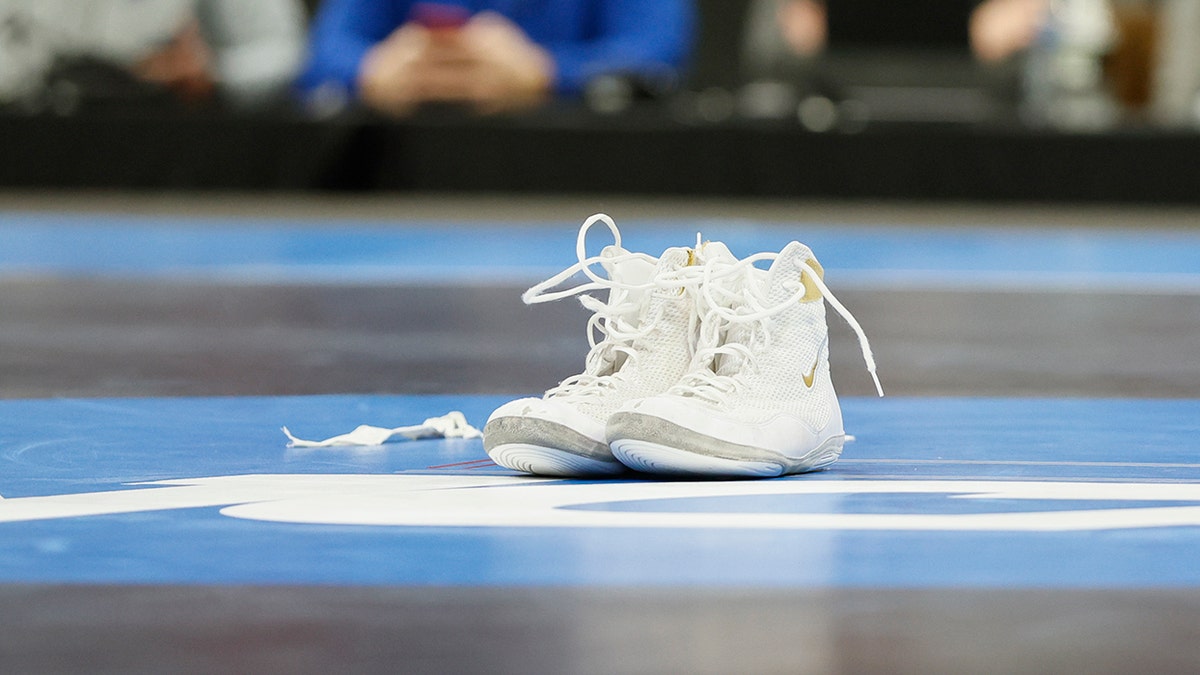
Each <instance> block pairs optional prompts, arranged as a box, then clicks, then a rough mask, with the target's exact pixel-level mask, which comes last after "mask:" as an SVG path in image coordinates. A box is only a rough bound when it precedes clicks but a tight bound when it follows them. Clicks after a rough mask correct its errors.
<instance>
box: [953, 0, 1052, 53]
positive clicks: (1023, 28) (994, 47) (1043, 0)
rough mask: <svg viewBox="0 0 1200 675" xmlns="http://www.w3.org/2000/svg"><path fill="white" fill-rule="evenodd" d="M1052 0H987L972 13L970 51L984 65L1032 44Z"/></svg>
mask: <svg viewBox="0 0 1200 675" xmlns="http://www.w3.org/2000/svg"><path fill="white" fill-rule="evenodd" d="M1049 11H1050V2H1049V0H987V1H986V2H984V3H983V4H982V5H980V6H979V7H976V8H975V11H974V12H972V14H971V25H970V36H971V50H972V51H974V52H975V56H976V58H978V59H979V60H980V61H983V62H985V63H996V62H999V61H1003V60H1004V59H1006V58H1008V57H1009V56H1011V55H1013V54H1015V53H1016V52H1019V51H1021V50H1022V49H1025V48H1026V47H1028V46H1030V45H1031V44H1033V41H1034V40H1035V39H1036V38H1037V34H1038V31H1039V30H1041V28H1042V25H1043V24H1044V23H1045V22H1046V17H1047V14H1048V13H1049Z"/></svg>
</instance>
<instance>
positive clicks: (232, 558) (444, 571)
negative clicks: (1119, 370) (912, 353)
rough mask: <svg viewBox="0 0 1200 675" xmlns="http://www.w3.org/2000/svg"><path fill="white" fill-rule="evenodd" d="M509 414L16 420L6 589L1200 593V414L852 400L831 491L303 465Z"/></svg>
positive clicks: (439, 448)
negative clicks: (415, 429)
mask: <svg viewBox="0 0 1200 675" xmlns="http://www.w3.org/2000/svg"><path fill="white" fill-rule="evenodd" d="M504 400H506V397H495V396H318V397H290V398H289V397H284V398H198V399H107V400H27V401H2V402H0V419H3V420H4V423H3V425H0V496H2V497H3V498H2V499H0V541H3V542H4V546H3V547H2V549H0V581H3V582H129V583H160V582H161V583H184V584H191V583H217V584H243V583H265V584H292V583H319V584H339V585H361V584H415V585H422V584H451V585H472V586H481V585H484V586H486V585H539V586H540V585H568V586H580V585H632V586H687V585H704V586H718V587H720V586H768V587H769V586H792V587H864V586H866V587H875V586H878V587H1012V586H1025V587H1028V586H1033V587H1145V586H1189V585H1196V584H1197V583H1200V565H1196V564H1195V561H1196V560H1200V461H1197V457H1200V452H1198V451H1200V440H1197V439H1200V433H1198V432H1200V401H1195V400H1153V401H1148V400H1111V399H1099V400H1058V399H917V398H911V399H891V398H889V399H882V400H877V399H857V398H847V399H845V400H844V401H843V408H844V411H845V417H846V423H847V430H848V431H849V432H850V433H853V434H855V435H856V436H857V440H856V441H854V442H853V443H851V444H849V445H848V446H847V449H846V453H845V455H844V458H843V459H842V460H841V461H840V462H838V463H837V464H835V465H834V466H833V467H832V468H831V469H830V470H827V471H824V472H820V473H815V474H810V475H804V476H796V477H789V478H784V479H776V480H767V481H709V482H690V481H655V480H647V479H640V478H638V477H636V476H627V477H624V478H621V479H616V480H611V481H595V482H588V481H572V480H545V479H535V478H529V477H523V476H518V475H516V474H514V473H512V472H509V471H506V470H502V469H500V468H498V467H496V466H495V465H493V464H491V463H490V462H489V461H488V460H487V456H486V454H485V453H484V452H483V449H482V445H481V443H480V442H479V441H478V440H421V441H411V442H402V443H392V444H387V445H383V446H375V447H365V448H336V449H312V450H301V449H294V448H288V447H286V439H285V437H284V436H283V434H282V433H281V432H280V429H279V427H280V426H282V425H288V426H289V427H290V428H291V429H292V431H293V432H294V433H296V434H297V435H298V436H301V437H304V438H324V437H328V436H333V435H336V434H339V433H344V432H347V431H349V430H350V429H352V428H353V427H354V426H356V425H358V424H364V423H365V424H373V425H379V426H388V427H390V426H403V425H409V424H416V423H419V422H421V421H422V420H423V419H425V418H427V417H432V416H435V415H441V414H443V413H445V412H447V411H450V410H461V411H462V412H464V413H465V414H466V415H467V418H468V419H469V420H470V421H471V422H472V423H474V424H476V425H481V424H482V423H483V421H484V420H485V419H486V416H487V414H488V413H489V412H490V411H491V410H492V409H493V408H494V407H495V406H496V405H498V404H499V403H501V402H503V401H504Z"/></svg>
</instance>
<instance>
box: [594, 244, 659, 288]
mask: <svg viewBox="0 0 1200 675" xmlns="http://www.w3.org/2000/svg"><path fill="white" fill-rule="evenodd" d="M617 258H620V259H619V260H618V259H617ZM600 264H601V265H602V266H603V267H604V270H605V271H606V272H608V278H609V279H611V280H612V281H613V283H615V284H618V285H623V286H641V285H642V284H645V283H648V282H649V281H650V280H651V279H652V278H654V263H653V262H652V259H650V258H643V257H641V256H631V255H629V251H626V250H625V249H623V248H621V247H620V246H605V247H604V249H603V250H602V251H600Z"/></svg>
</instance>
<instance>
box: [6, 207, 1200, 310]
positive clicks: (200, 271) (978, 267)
mask: <svg viewBox="0 0 1200 675" xmlns="http://www.w3.org/2000/svg"><path fill="white" fill-rule="evenodd" d="M618 225H619V226H620V227H621V230H622V233H623V235H624V244H625V246H626V247H627V248H629V249H630V250H638V251H645V252H648V253H652V254H655V255H657V254H658V253H659V252H660V251H662V250H663V249H665V248H667V247H669V246H687V245H691V244H692V243H693V242H695V239H696V234H697V232H700V233H703V234H704V236H705V238H707V239H713V240H718V241H724V242H726V243H727V244H728V245H729V246H730V248H731V250H732V251H733V252H734V253H735V254H736V255H738V256H747V255H750V254H753V253H758V252H761V251H778V250H780V249H781V248H783V246H784V245H786V244H787V243H788V242H789V241H791V240H792V239H797V240H800V241H803V242H805V243H806V244H808V245H810V246H811V247H812V248H813V250H814V251H816V253H817V255H818V257H820V258H821V260H822V261H823V264H824V266H825V268H826V269H827V270H829V271H830V272H831V274H832V276H831V281H832V282H833V283H834V284H835V286H839V287H840V286H846V285H867V286H872V285H879V284H890V285H894V284H897V283H902V284H917V285H931V286H935V287H945V286H949V287H953V288H961V287H978V286H983V287H995V286H1000V287H1011V288H1017V289H1023V290H1038V289H1040V288H1053V289H1062V288H1068V289H1081V290H1089V289H1118V290H1122V291H1126V292H1127V291H1129V290H1131V289H1134V288H1138V289H1143V290H1149V291H1154V292H1186V293H1196V292H1200V233H1196V232H1192V231H1186V232H1184V231H1168V230H1164V231H1154V230H1136V231H1135V230H1129V231H1115V230H1101V231H1096V230H1075V229H1055V228H1044V229H1039V230H1033V229H1029V228H1011V227H1009V228H1004V227H970V228H965V227H964V228H952V229H951V228H947V229H928V228H916V227H897V226H878V227H868V226H854V227H850V226H830V225H827V224H821V223H796V224H795V225H780V224H765V223H756V222H752V221H733V222H729V221H684V220H655V221H644V220H643V221H639V220H631V221H623V222H619V223H618ZM578 226H579V223H573V222H563V223H561V225H557V226H556V225H538V226H532V225H520V224H513V223H489V222H486V221H472V222H461V223H445V222H441V223H435V222H412V221H397V222H372V221H362V222H360V221H342V220H339V221H286V220H274V219H259V220H246V219H238V220H232V219H230V220H226V219H214V218H207V219H205V218H166V217H135V216H104V215H87V216H82V215H69V214H33V213H19V212H10V213H0V277H2V276H5V275H7V276H13V275H28V274H52V275H62V276H97V275H99V276H110V277H126V278H147V277H150V278H162V277H167V278H173V279H185V280H198V281H207V282H214V283H245V282H253V283H294V282H305V283H335V284H348V283H423V284H428V283H496V282H514V283H528V282H532V281H536V280H538V279H541V278H544V277H546V276H549V275H550V274H552V273H554V272H556V271H558V270H559V269H562V268H563V267H566V266H567V265H569V264H571V263H573V262H574V261H575V257H574V255H575V254H574V251H575V235H576V230H577V228H578ZM589 242H590V251H591V252H592V253H595V252H598V251H599V250H600V248H601V247H602V246H604V245H605V244H607V243H611V240H610V239H609V238H608V234H607V232H606V231H604V228H603V226H598V227H597V228H596V229H595V230H594V232H593V236H592V237H591V238H589Z"/></svg>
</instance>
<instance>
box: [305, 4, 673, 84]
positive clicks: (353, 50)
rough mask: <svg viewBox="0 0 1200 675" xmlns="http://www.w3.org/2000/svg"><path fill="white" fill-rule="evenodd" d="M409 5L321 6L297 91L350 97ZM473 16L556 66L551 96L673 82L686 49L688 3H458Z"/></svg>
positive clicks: (406, 18)
mask: <svg viewBox="0 0 1200 675" xmlns="http://www.w3.org/2000/svg"><path fill="white" fill-rule="evenodd" d="M414 4H417V3H416V2H413V1H411V0H324V2H323V3H322V5H321V9H320V11H319V12H318V14H317V16H316V19H315V20H314V23H313V27H312V31H311V54H310V61H309V65H308V68H307V71H306V72H305V73H304V75H303V76H302V77H301V81H300V83H301V86H302V87H305V88H312V87H316V86H319V85H321V84H324V83H329V82H334V83H336V84H339V85H341V86H343V87H345V88H346V89H347V90H350V91H353V90H354V89H355V87H356V80H357V77H358V70H359V65H360V64H361V63H362V59H363V56H364V55H365V54H366V52H367V50H369V49H370V48H371V47H372V46H373V45H374V44H376V43H377V42H379V41H381V40H383V39H384V38H386V37H387V36H388V35H389V34H391V32H392V31H393V30H395V29H396V28H398V27H399V26H400V25H402V24H403V23H405V22H406V21H407V20H408V19H409V16H410V12H411V10H412V6H413V5H414ZM453 4H455V5H459V6H462V7H465V8H466V9H468V10H469V11H470V12H472V13H476V12H480V11H483V10H492V11H495V12H497V13H499V14H503V15H504V16H506V17H508V18H509V19H511V20H512V21H513V22H514V23H516V24H517V25H518V26H520V27H521V29H522V30H524V31H525V33H526V35H528V36H529V38H530V39H532V40H533V41H534V42H536V43H538V44H539V45H541V46H542V47H543V48H544V49H546V50H547V51H548V52H549V53H550V55H551V56H552V57H553V58H554V63H555V68H556V78H555V82H554V88H555V90H556V91H557V92H559V93H561V94H577V93H579V92H580V91H582V90H583V88H584V86H585V85H586V84H587V82H588V81H589V80H590V79H591V78H593V77H595V76H596V75H600V74H604V73H613V72H620V73H636V74H643V75H651V76H661V75H663V74H672V73H674V72H676V71H677V70H678V69H679V68H680V67H681V66H682V65H683V62H684V60H685V58H686V57H687V55H688V52H689V51H690V49H691V41H692V31H693V24H694V20H695V17H694V9H693V7H692V3H691V1H690V0H458V1H456V2H454V3H453Z"/></svg>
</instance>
